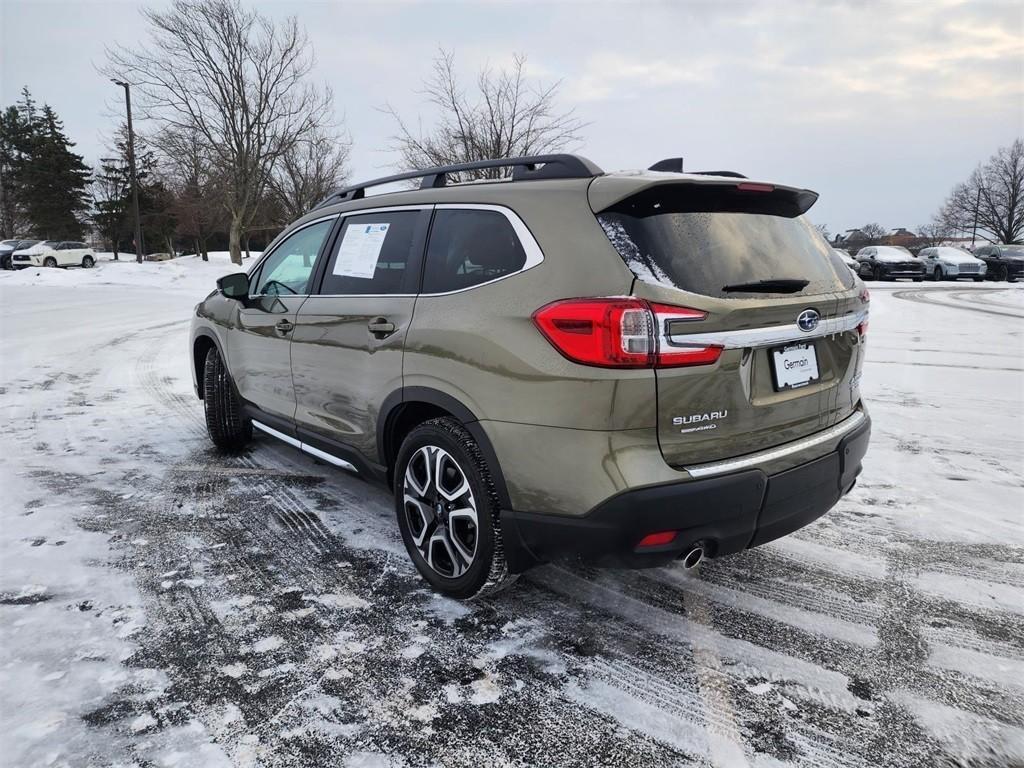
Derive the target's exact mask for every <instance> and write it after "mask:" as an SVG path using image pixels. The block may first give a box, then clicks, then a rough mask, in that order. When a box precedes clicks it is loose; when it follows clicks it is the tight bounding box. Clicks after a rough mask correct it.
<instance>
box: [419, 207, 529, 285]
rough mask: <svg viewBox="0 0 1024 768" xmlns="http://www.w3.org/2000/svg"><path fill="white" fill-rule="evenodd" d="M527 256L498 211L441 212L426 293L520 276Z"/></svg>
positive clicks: (432, 242)
mask: <svg viewBox="0 0 1024 768" xmlns="http://www.w3.org/2000/svg"><path fill="white" fill-rule="evenodd" d="M525 264H526V252H525V251H524V250H523V245H522V243H520V242H519V238H518V237H517V236H516V233H515V230H514V229H513V228H512V224H511V222H509V220H508V219H507V218H505V216H504V215H503V214H502V213H500V212H498V211H482V210H468V209H467V210H450V209H441V210H438V211H437V212H436V213H435V214H434V225H433V227H431V230H430V245H429V246H428V247H427V264H426V268H425V270H424V274H423V293H447V292H449V291H459V290H462V289H464V288H472V287H473V286H474V285H480V284H481V283H487V282H490V281H491V280H497V279H498V278H499V277H505V276H506V275H511V274H512V273H513V272H518V271H519V270H521V269H522V268H523V266H524V265H525Z"/></svg>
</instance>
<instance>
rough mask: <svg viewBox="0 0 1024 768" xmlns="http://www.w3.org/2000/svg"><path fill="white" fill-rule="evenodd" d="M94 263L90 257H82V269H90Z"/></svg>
mask: <svg viewBox="0 0 1024 768" xmlns="http://www.w3.org/2000/svg"><path fill="white" fill-rule="evenodd" d="M95 263H96V262H95V261H93V258H92V256H84V257H82V269H92V268H93V265H94V264H95Z"/></svg>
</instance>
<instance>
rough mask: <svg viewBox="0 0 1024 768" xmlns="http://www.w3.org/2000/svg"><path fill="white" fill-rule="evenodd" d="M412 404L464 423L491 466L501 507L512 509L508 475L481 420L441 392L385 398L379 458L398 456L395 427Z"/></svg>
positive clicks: (412, 391) (419, 390)
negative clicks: (392, 436)
mask: <svg viewBox="0 0 1024 768" xmlns="http://www.w3.org/2000/svg"><path fill="white" fill-rule="evenodd" d="M408 403H427V404H429V405H433V406H436V407H438V408H441V409H442V410H445V411H448V413H450V414H451V415H452V416H454V417H455V418H456V419H458V420H459V421H460V422H461V423H462V425H463V426H464V427H465V428H466V430H467V431H468V432H469V434H471V435H472V436H473V439H474V440H475V441H476V444H477V445H478V446H479V448H480V453H482V454H483V457H484V460H485V461H486V462H487V467H488V468H489V469H490V471H491V479H492V480H493V481H494V490H495V493H496V494H497V496H498V503H499V504H500V505H501V508H502V509H503V510H507V509H511V508H512V501H511V498H510V497H509V494H508V485H507V484H506V483H505V475H504V474H503V473H502V471H501V464H500V463H499V462H498V455H497V454H496V453H495V452H494V446H493V445H491V441H490V439H489V438H488V437H487V433H486V432H485V431H484V429H483V427H481V426H480V419H479V418H478V417H477V415H476V414H475V413H473V411H471V410H470V409H469V408H468V407H467V406H466V405H465V404H464V403H462V402H460V401H459V400H457V399H456V398H454V397H452V396H451V395H449V394H446V393H445V392H441V391H440V390H437V389H433V388H431V387H402V388H401V389H396V390H395V391H394V392H392V393H391V394H390V395H388V396H387V397H386V398H384V402H383V403H381V407H380V411H379V412H378V414H377V454H378V456H379V457H380V458H381V460H382V461H383V462H388V463H389V457H390V456H391V455H393V454H397V449H398V446H392V445H390V444H389V441H390V433H391V426H392V424H393V421H394V417H395V416H397V415H398V413H399V412H400V409H401V407H402V406H403V405H406V404H408ZM392 449H394V450H392ZM393 469H394V468H393V467H390V466H389V467H388V470H389V476H390V472H391V471H392V470H393Z"/></svg>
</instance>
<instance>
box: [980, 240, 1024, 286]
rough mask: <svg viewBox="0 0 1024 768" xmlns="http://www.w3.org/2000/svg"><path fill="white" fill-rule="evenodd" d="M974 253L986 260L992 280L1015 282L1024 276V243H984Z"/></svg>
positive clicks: (987, 270) (986, 271)
mask: <svg viewBox="0 0 1024 768" xmlns="http://www.w3.org/2000/svg"><path fill="white" fill-rule="evenodd" d="M974 255H975V256H977V257H978V258H979V259H981V260H982V261H984V262H985V267H986V270H985V274H986V276H987V277H988V278H989V279H990V280H1002V281H1005V282H1009V283H1015V282H1017V280H1019V279H1020V278H1024V245H983V246H981V247H980V248H975V249H974Z"/></svg>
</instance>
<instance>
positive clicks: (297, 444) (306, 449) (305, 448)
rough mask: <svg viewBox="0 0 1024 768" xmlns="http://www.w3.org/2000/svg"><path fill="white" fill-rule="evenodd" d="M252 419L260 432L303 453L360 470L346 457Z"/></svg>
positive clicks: (348, 468) (337, 465)
mask: <svg viewBox="0 0 1024 768" xmlns="http://www.w3.org/2000/svg"><path fill="white" fill-rule="evenodd" d="M250 421H252V425H253V426H254V427H256V429H258V430H259V431H260V432H266V433H267V434H268V435H270V436H271V437H276V438H277V439H278V440H281V441H282V442H285V443H288V445H290V446H292V447H294V448H298V449H299V450H300V451H302V452H303V453H308V454H309V455H310V456H316V458H318V459H322V460H323V461H326V462H327V463H328V464H333V465H334V466H336V467H341V468H342V469H347V470H349V471H350V472H355V473H356V474H359V470H358V469H356V467H355V465H354V464H350V463H349V462H347V461H345V460H344V459H339V458H338V457H337V456H332V455H331V454H329V453H327V452H326V451H321V450H320V449H319V448H314V447H313V446H312V445H309V444H308V443H304V442H302V441H301V440H296V439H295V438H294V437H292V436H291V435H286V434H285V433H284V432H278V431H277V430H276V429H274V428H273V427H268V426H267V425H266V424H263V423H261V422H259V421H256V420H255V419H250Z"/></svg>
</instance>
